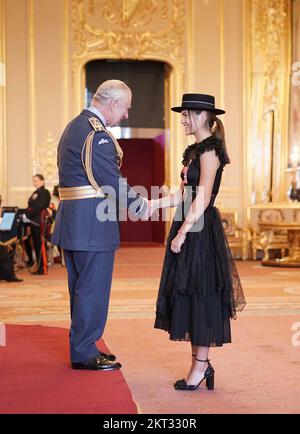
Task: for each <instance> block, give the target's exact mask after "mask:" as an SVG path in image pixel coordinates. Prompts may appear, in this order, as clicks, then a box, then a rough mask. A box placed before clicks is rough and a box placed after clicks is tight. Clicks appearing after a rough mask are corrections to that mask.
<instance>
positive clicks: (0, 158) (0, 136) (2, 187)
mask: <svg viewBox="0 0 300 434" xmlns="http://www.w3.org/2000/svg"><path fill="white" fill-rule="evenodd" d="M5 59H6V57H5V4H4V0H0V66H1V68H0V74H1V77H0V196H2V199H3V200H4V201H6V199H7V173H6V162H7V154H6V88H5V86H6V77H5Z"/></svg>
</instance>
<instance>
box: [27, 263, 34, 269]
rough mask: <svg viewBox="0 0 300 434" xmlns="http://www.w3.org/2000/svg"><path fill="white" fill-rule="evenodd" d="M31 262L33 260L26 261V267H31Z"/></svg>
mask: <svg viewBox="0 0 300 434" xmlns="http://www.w3.org/2000/svg"><path fill="white" fill-rule="evenodd" d="M33 264H34V262H33V261H26V267H28V268H30V267H32V266H33Z"/></svg>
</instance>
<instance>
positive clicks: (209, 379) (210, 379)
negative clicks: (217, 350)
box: [174, 358, 215, 391]
mask: <svg viewBox="0 0 300 434" xmlns="http://www.w3.org/2000/svg"><path fill="white" fill-rule="evenodd" d="M195 360H197V362H208V367H207V368H206V370H205V372H204V377H203V378H202V380H201V381H200V383H198V384H187V382H186V380H184V379H183V380H178V381H176V383H175V384H174V388H175V390H188V391H193V390H197V389H198V387H199V386H200V384H201V383H202V381H203V380H206V387H207V389H208V390H214V380H215V371H214V368H213V367H212V366H211V364H210V363H209V360H208V359H207V360H200V359H197V358H196V359H195Z"/></svg>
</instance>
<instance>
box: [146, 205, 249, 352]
mask: <svg viewBox="0 0 300 434" xmlns="http://www.w3.org/2000/svg"><path fill="white" fill-rule="evenodd" d="M177 211H178V210H177ZM175 216H176V215H175ZM176 220H179V219H178V218H177V219H176V218H174V221H173V223H172V226H171V229H170V234H169V237H168V241H167V246H166V254H165V259H164V265H163V270H162V276H161V281H160V287H159V293H158V298H157V304H156V319H155V325H154V327H155V328H158V329H162V330H165V331H167V332H168V333H169V335H170V339H171V340H180V341H182V340H184V341H191V343H192V345H195V346H206V347H210V346H222V345H223V344H224V343H229V342H231V331H230V319H231V318H236V311H237V310H242V309H243V307H244V306H245V304H246V303H245V298H244V294H243V290H242V286H241V283H240V279H239V276H238V273H237V270H236V267H235V264H234V261H233V258H232V255H231V252H230V249H229V246H228V243H227V239H226V236H225V233H224V229H223V225H222V220H221V216H220V213H219V211H218V209H217V208H216V207H213V206H209V207H208V208H207V209H206V210H205V213H204V220H203V227H202V229H201V230H198V231H196V232H189V233H188V234H187V236H186V240H185V242H184V244H183V246H182V247H181V252H180V253H173V252H172V251H171V249H170V246H171V242H172V240H173V238H175V236H176V234H177V232H178V230H179V229H180V227H181V225H182V222H181V221H176Z"/></svg>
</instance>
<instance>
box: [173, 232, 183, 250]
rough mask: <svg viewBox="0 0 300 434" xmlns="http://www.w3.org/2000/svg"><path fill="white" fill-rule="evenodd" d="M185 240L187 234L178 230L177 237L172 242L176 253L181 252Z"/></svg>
mask: <svg viewBox="0 0 300 434" xmlns="http://www.w3.org/2000/svg"><path fill="white" fill-rule="evenodd" d="M184 242H185V235H183V234H181V233H179V232H178V234H177V235H176V237H175V238H174V239H173V240H172V242H171V250H172V252H174V253H180V251H181V246H182V245H183V243H184Z"/></svg>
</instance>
